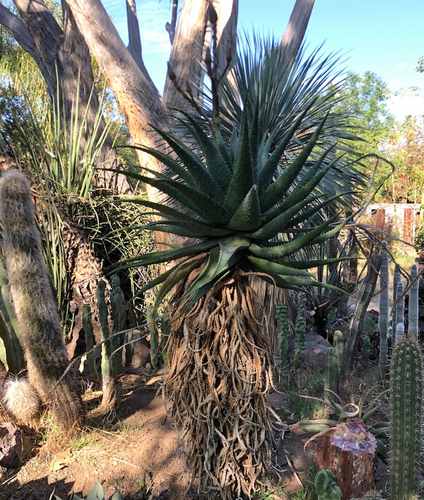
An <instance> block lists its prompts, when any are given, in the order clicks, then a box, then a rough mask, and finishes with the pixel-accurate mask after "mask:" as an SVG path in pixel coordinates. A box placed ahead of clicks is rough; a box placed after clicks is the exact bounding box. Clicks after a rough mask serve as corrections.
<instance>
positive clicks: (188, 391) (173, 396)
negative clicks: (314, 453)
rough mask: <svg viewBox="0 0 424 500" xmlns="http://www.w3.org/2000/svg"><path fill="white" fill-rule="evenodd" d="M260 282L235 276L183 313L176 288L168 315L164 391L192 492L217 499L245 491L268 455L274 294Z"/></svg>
mask: <svg viewBox="0 0 424 500" xmlns="http://www.w3.org/2000/svg"><path fill="white" fill-rule="evenodd" d="M262 283H264V282H263V281H261V280H260V278H258V277H256V276H245V275H239V274H237V275H236V276H233V277H232V278H228V279H226V280H225V281H222V282H220V283H218V284H217V285H216V286H215V287H214V288H213V289H212V290H211V291H210V292H209V293H208V294H207V295H206V296H204V297H203V298H201V299H200V300H199V301H198V302H197V303H196V304H195V305H194V307H193V308H192V309H191V311H189V312H187V311H186V309H185V308H184V307H183V306H182V305H181V302H180V301H178V298H179V297H180V296H181V293H182V291H183V290H182V289H180V290H179V292H178V291H177V293H176V296H175V301H174V304H175V308H174V309H175V310H174V311H173V314H172V315H171V317H172V318H173V324H172V330H173V332H172V335H171V337H170V341H169V344H168V359H169V372H168V375H167V380H166V384H165V387H166V393H167V396H168V399H169V401H170V404H171V410H172V414H173V415H174V416H175V418H176V421H177V424H178V425H179V426H180V427H181V428H182V430H183V435H184V438H185V443H186V446H187V451H188V458H189V462H190V465H191V466H192V467H193V472H194V474H195V476H196V479H197V480H198V481H199V484H198V486H199V489H200V490H203V491H205V490H207V491H209V492H211V491H216V492H217V495H218V496H219V498H223V499H230V498H236V497H237V496H239V495H241V494H245V495H247V496H249V495H250V494H251V493H252V491H253V489H254V488H255V485H256V482H257V479H258V478H259V477H260V476H261V475H262V474H263V473H264V472H265V470H266V468H267V466H268V464H269V463H270V459H271V445H272V414H271V410H270V408H269V407H268V394H269V392H270V391H271V388H272V366H271V343H272V342H271V339H272V337H273V336H274V334H275V322H274V321H273V320H272V321H270V320H269V318H274V308H275V306H274V304H275V300H276V299H275V289H274V288H273V287H272V286H270V285H267V286H265V287H264V286H263V284H262ZM271 310H272V311H271Z"/></svg>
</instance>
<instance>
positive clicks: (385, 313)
mask: <svg viewBox="0 0 424 500" xmlns="http://www.w3.org/2000/svg"><path fill="white" fill-rule="evenodd" d="M378 327H379V330H380V352H379V359H378V365H379V368H380V373H381V374H382V375H383V374H384V373H385V371H386V367H387V337H388V329H389V257H388V255H387V252H383V254H382V256H381V268H380V314H379V317H378Z"/></svg>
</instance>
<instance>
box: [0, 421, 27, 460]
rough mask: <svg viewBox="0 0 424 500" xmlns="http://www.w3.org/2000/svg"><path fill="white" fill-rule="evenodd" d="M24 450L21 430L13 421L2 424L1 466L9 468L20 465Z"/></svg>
mask: <svg viewBox="0 0 424 500" xmlns="http://www.w3.org/2000/svg"><path fill="white" fill-rule="evenodd" d="M22 451H23V440H22V432H21V430H20V429H19V428H18V427H16V425H13V424H12V423H4V424H1V425H0V466H2V467H7V468H9V469H11V468H13V467H16V466H18V465H19V463H20V461H21V457H22Z"/></svg>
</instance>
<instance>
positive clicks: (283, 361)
mask: <svg viewBox="0 0 424 500" xmlns="http://www.w3.org/2000/svg"><path fill="white" fill-rule="evenodd" d="M275 316H276V319H277V338H278V358H277V361H278V362H277V367H278V375H279V379H280V384H281V385H284V384H287V383H288V382H289V369H290V367H289V335H290V327H289V308H288V306H287V305H286V304H278V305H277V306H276V308H275Z"/></svg>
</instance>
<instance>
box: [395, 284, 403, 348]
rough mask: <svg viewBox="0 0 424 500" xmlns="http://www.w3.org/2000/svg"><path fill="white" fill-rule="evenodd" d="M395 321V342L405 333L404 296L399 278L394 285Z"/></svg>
mask: <svg viewBox="0 0 424 500" xmlns="http://www.w3.org/2000/svg"><path fill="white" fill-rule="evenodd" d="M395 309H396V323H395V336H394V341H395V344H397V343H398V342H399V341H400V340H401V339H402V338H403V337H404V335H405V297H404V296H403V284H402V280H400V279H399V281H398V282H397V285H396V304H395Z"/></svg>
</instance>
